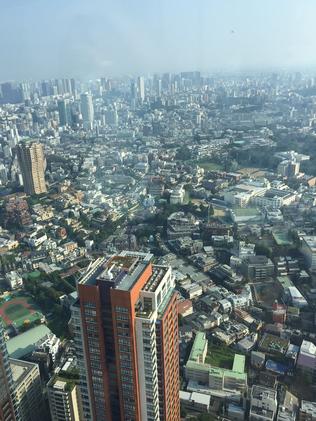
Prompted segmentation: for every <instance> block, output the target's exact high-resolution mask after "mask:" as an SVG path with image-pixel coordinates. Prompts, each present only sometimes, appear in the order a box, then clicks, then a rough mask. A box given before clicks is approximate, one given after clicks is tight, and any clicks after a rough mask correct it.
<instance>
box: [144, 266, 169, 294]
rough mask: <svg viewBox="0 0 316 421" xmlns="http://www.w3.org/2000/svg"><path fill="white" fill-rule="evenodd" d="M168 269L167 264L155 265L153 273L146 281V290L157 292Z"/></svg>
mask: <svg viewBox="0 0 316 421" xmlns="http://www.w3.org/2000/svg"><path fill="white" fill-rule="evenodd" d="M167 270H168V268H167V267H166V266H153V269H152V275H151V277H150V278H149V280H148V282H147V283H146V285H145V288H144V291H150V292H155V291H156V289H157V287H158V286H159V284H160V282H161V280H162V279H163V278H164V276H165V274H166V273H167Z"/></svg>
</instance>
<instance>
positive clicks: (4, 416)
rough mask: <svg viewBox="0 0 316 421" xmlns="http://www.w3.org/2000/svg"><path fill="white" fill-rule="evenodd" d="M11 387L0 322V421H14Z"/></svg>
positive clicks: (10, 376) (11, 382) (6, 353)
mask: <svg viewBox="0 0 316 421" xmlns="http://www.w3.org/2000/svg"><path fill="white" fill-rule="evenodd" d="M12 388H13V380H12V372H11V368H10V363H9V357H8V352H7V348H6V345H5V342H4V337H3V327H2V325H1V323H0V421H14V420H15V416H14V409H13V404H12V400H11V392H12Z"/></svg>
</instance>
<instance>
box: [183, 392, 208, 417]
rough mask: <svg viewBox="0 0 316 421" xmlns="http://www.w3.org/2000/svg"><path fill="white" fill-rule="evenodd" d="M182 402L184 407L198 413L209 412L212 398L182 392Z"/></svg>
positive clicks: (201, 394)
mask: <svg viewBox="0 0 316 421" xmlns="http://www.w3.org/2000/svg"><path fill="white" fill-rule="evenodd" d="M180 402H181V405H183V407H185V408H187V409H188V410H193V411H196V412H202V413H205V412H209V409H210V404H211V397H210V395H205V394H203V393H197V392H185V391H183V390H180Z"/></svg>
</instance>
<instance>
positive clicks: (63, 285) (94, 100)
mask: <svg viewBox="0 0 316 421" xmlns="http://www.w3.org/2000/svg"><path fill="white" fill-rule="evenodd" d="M315 142H316V79H315V76H314V75H313V74H312V73H304V72H285V71H284V72H274V73H272V72H266V73H263V72H261V73H258V72H248V73H236V74H234V73H231V74H230V73H220V74H219V73H218V74H217V73H212V74H206V73H202V72H199V71H190V72H188V71H186V72H182V73H163V74H148V75H144V76H135V77H134V76H126V77H120V78H114V77H113V78H107V77H102V78H100V79H96V80H90V81H80V80H77V79H68V78H64V79H54V80H42V81H23V82H4V83H2V84H1V85H0V320H1V324H0V420H1V421H2V420H4V421H10V420H12V421H13V420H16V421H18V420H20V421H38V420H52V421H64V420H66V421H68V420H69V421H180V419H181V420H183V421H190V420H191V421H210V420H253V421H259V420H260V421H270V420H271V421H272V420H277V421H295V420H300V421H304V420H315V419H316V398H315V393H316V345H315V344H316V331H315V324H316V317H315V309H316V148H315Z"/></svg>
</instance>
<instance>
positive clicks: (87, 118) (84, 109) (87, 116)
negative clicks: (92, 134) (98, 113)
mask: <svg viewBox="0 0 316 421" xmlns="http://www.w3.org/2000/svg"><path fill="white" fill-rule="evenodd" d="M80 98H81V113H82V118H83V126H84V128H86V129H92V128H93V121H94V108H93V101H92V95H91V94H89V93H88V92H86V93H84V94H81V97H80Z"/></svg>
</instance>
